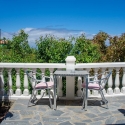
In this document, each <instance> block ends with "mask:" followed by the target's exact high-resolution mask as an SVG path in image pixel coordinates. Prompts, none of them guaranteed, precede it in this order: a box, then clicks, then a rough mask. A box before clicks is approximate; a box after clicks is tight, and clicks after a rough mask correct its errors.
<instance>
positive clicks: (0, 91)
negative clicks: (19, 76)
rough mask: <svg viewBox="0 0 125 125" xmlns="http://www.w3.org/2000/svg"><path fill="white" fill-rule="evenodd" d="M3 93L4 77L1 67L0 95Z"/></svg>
mask: <svg viewBox="0 0 125 125" xmlns="http://www.w3.org/2000/svg"><path fill="white" fill-rule="evenodd" d="M3 95H4V78H3V69H0V96H3Z"/></svg>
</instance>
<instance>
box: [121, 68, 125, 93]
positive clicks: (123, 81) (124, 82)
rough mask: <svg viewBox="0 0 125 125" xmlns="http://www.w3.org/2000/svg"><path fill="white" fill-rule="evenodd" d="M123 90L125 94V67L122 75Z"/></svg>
mask: <svg viewBox="0 0 125 125" xmlns="http://www.w3.org/2000/svg"><path fill="white" fill-rule="evenodd" d="M121 92H122V93H123V94H125V68H123V77H122V88H121Z"/></svg>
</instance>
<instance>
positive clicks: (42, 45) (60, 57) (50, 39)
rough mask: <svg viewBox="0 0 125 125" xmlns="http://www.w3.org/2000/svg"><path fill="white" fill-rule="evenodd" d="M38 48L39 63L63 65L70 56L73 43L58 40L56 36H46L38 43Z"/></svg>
mask: <svg viewBox="0 0 125 125" xmlns="http://www.w3.org/2000/svg"><path fill="white" fill-rule="evenodd" d="M36 45H37V48H38V51H37V52H38V53H37V56H38V57H37V58H38V59H39V62H45V63H62V62H65V58H66V57H67V55H68V54H69V52H70V50H71V48H72V43H71V41H70V40H66V39H63V38H62V39H57V38H55V37H54V36H50V35H46V36H45V37H43V36H42V37H40V39H39V40H38V41H36Z"/></svg>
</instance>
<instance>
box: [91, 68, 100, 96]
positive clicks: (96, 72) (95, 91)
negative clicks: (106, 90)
mask: <svg viewBox="0 0 125 125" xmlns="http://www.w3.org/2000/svg"><path fill="white" fill-rule="evenodd" d="M94 71H95V75H97V74H98V69H97V68H96V69H94ZM94 80H98V77H95V79H94ZM92 95H94V96H98V95H99V93H98V91H97V90H92Z"/></svg>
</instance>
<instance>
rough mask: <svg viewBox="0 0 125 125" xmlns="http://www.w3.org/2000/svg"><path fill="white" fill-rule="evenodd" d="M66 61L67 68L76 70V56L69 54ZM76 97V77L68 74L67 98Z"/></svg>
mask: <svg viewBox="0 0 125 125" xmlns="http://www.w3.org/2000/svg"><path fill="white" fill-rule="evenodd" d="M65 61H66V70H67V71H72V72H73V71H74V70H75V61H76V58H75V57H74V56H67V58H66V59H65ZM74 97H75V78H74V77H70V76H67V77H66V98H67V99H74Z"/></svg>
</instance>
